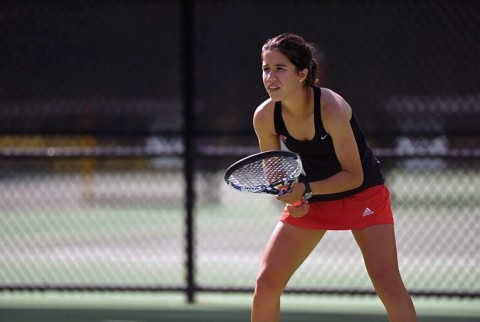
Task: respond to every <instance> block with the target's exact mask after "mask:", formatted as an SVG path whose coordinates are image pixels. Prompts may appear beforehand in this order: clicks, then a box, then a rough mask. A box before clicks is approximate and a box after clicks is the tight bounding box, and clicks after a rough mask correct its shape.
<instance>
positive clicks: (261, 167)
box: [230, 157, 299, 187]
mask: <svg viewBox="0 0 480 322" xmlns="http://www.w3.org/2000/svg"><path fill="white" fill-rule="evenodd" d="M298 167H299V165H298V162H297V161H296V160H289V159H285V158H280V157H271V158H268V159H263V160H258V161H255V162H252V163H249V164H246V165H244V166H242V167H240V168H239V169H237V170H236V171H234V172H233V173H232V174H231V175H230V180H231V181H232V182H233V183H235V184H237V185H241V186H245V187H257V186H262V185H272V184H277V183H281V182H284V181H286V180H290V179H291V178H292V177H294V176H295V174H296V173H297V172H298Z"/></svg>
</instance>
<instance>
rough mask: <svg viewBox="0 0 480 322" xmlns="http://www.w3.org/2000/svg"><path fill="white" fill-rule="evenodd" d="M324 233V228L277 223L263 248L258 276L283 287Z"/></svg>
mask: <svg viewBox="0 0 480 322" xmlns="http://www.w3.org/2000/svg"><path fill="white" fill-rule="evenodd" d="M324 235H325V231H324V230H312V229H305V228H300V227H295V226H292V225H290V224H285V223H282V222H280V223H278V225H277V227H276V228H275V230H274V231H273V233H272V236H271V238H270V240H269V242H268V244H267V247H266V249H265V252H264V255H263V259H262V267H261V270H260V274H259V275H260V276H259V278H261V279H262V278H263V279H267V281H268V282H269V283H274V284H276V285H277V286H282V287H284V286H285V285H286V283H287V282H288V280H289V279H290V277H291V276H292V274H293V273H294V272H295V271H296V270H297V268H298V267H299V266H300V265H301V264H302V263H303V261H304V260H305V259H306V258H307V257H308V255H309V254H310V253H311V252H312V250H313V249H314V248H315V246H316V245H317V244H318V242H319V241H320V240H321V239H322V237H323V236H324Z"/></svg>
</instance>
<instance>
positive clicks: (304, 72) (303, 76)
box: [298, 68, 308, 82]
mask: <svg viewBox="0 0 480 322" xmlns="http://www.w3.org/2000/svg"><path fill="white" fill-rule="evenodd" d="M307 76H308V69H307V68H305V69H302V70H301V71H299V72H298V79H299V81H300V82H303V81H304V80H305V79H307Z"/></svg>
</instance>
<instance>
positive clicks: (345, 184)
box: [252, 34, 417, 322]
mask: <svg viewBox="0 0 480 322" xmlns="http://www.w3.org/2000/svg"><path fill="white" fill-rule="evenodd" d="M261 59H262V69H263V83H264V86H265V89H266V90H267V93H268V95H269V96H270V98H269V99H267V100H266V101H265V102H263V103H262V104H261V105H260V106H259V107H258V108H257V109H256V111H255V114H254V117H253V125H254V128H255V132H256V134H257V137H258V141H259V146H260V150H262V151H266V150H280V149H281V142H280V141H283V143H284V145H285V146H286V147H287V148H288V149H289V150H291V151H293V152H296V153H298V154H299V155H300V156H301V159H302V163H303V167H304V171H305V176H303V177H302V179H301V180H300V182H296V183H294V185H293V188H292V191H291V192H290V193H287V194H284V195H280V196H277V199H279V200H281V201H283V202H284V203H285V204H286V205H285V208H284V210H283V213H282V215H281V218H280V222H279V223H278V225H277V227H276V228H275V230H274V232H273V234H272V236H271V239H270V241H269V243H268V244H267V247H266V249H265V253H264V255H263V259H262V266H261V270H260V272H259V274H258V277H257V282H256V286H255V293H254V296H253V304H252V322H273V321H279V320H280V297H281V294H282V293H283V290H284V288H285V287H286V285H287V282H288V280H289V279H290V277H291V276H292V275H293V273H294V272H295V271H296V270H297V268H298V267H299V266H300V265H301V264H302V263H303V261H304V260H305V259H306V258H307V256H309V254H310V253H311V252H312V250H313V249H314V248H315V246H316V245H317V244H318V243H319V242H320V240H321V239H322V237H323V236H324V235H325V232H326V231H327V230H351V231H352V233H353V237H354V238H355V240H356V242H357V244H358V246H359V248H360V250H361V252H362V255H363V259H364V262H365V266H366V268H367V271H368V274H369V276H370V278H371V281H372V283H373V286H374V288H375V290H376V292H377V294H378V296H379V298H380V299H381V301H382V303H383V304H384V306H385V308H386V311H387V314H388V317H389V320H390V321H391V322H400V321H402V322H412V321H417V318H416V313H415V308H414V306H413V303H412V300H411V298H410V295H409V294H408V292H407V290H406V288H405V286H404V284H403V281H402V278H401V276H400V272H399V268H398V262H397V251H396V243H395V235H394V227H393V215H392V210H391V205H390V195H389V192H388V190H387V188H386V187H385V186H384V178H383V175H382V172H381V169H380V163H379V162H378V161H377V159H376V158H375V157H374V156H373V154H372V150H371V148H370V147H369V146H368V144H367V143H366V141H365V138H364V135H363V133H362V131H361V129H360V127H359V125H358V122H357V119H356V118H355V115H354V113H353V112H352V109H351V107H350V106H349V105H348V103H347V102H346V101H345V100H344V99H343V98H342V97H341V96H340V95H338V94H336V93H335V92H333V91H332V90H329V89H327V88H320V87H317V82H318V80H317V75H316V73H317V63H316V61H315V59H314V57H313V46H312V45H311V44H309V43H307V42H306V41H305V40H304V39H303V38H302V37H300V36H298V35H295V34H282V35H279V36H277V37H274V38H272V39H269V40H268V41H267V42H266V43H265V45H264V46H263V47H262V52H261ZM299 200H302V201H303V203H302V204H301V205H300V206H297V207H295V206H293V205H292V204H294V203H295V202H297V201H299ZM297 204H298V203H297Z"/></svg>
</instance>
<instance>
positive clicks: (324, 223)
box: [280, 185, 393, 230]
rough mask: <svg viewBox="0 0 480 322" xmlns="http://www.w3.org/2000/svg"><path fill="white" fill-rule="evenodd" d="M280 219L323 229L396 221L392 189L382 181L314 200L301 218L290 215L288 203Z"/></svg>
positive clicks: (338, 228)
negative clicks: (336, 196)
mask: <svg viewBox="0 0 480 322" xmlns="http://www.w3.org/2000/svg"><path fill="white" fill-rule="evenodd" d="M280 221H282V222H284V223H288V224H291V225H293V226H297V227H302V228H308V229H319V230H351V229H362V228H365V227H368V226H372V225H378V224H393V213H392V207H391V204H390V193H389V191H388V188H387V187H386V186H384V185H380V186H375V187H371V188H368V189H366V190H364V191H361V192H359V193H357V194H355V195H353V196H350V197H346V198H342V199H338V200H331V201H312V202H310V208H309V210H308V213H307V214H306V215H305V216H303V217H300V218H294V217H292V216H290V215H289V213H288V210H287V208H286V207H285V208H284V210H283V212H282V216H281V218H280Z"/></svg>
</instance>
